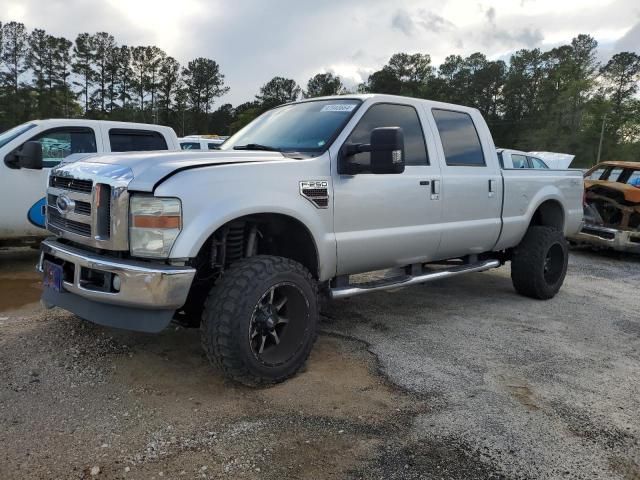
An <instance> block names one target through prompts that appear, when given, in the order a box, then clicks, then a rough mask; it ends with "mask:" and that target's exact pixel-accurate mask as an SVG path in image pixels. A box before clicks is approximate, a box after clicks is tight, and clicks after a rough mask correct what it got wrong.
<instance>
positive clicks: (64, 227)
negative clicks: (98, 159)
mask: <svg viewBox="0 0 640 480" xmlns="http://www.w3.org/2000/svg"><path fill="white" fill-rule="evenodd" d="M132 179H133V173H132V172H131V169H129V168H127V167H123V166H120V165H104V164H97V163H91V162H73V163H69V164H62V165H60V166H59V167H58V168H56V169H55V170H54V171H52V172H51V176H50V178H49V187H48V189H47V228H49V229H50V230H51V231H52V232H53V233H54V234H55V235H57V236H59V237H61V238H66V239H69V240H73V241H75V242H77V243H80V244H84V245H88V246H91V247H94V248H101V249H105V250H115V251H126V250H128V249H129V192H128V190H127V187H128V185H129V183H130V182H131V180H132ZM61 197H64V199H63V200H61ZM58 204H59V206H58ZM60 207H62V208H60Z"/></svg>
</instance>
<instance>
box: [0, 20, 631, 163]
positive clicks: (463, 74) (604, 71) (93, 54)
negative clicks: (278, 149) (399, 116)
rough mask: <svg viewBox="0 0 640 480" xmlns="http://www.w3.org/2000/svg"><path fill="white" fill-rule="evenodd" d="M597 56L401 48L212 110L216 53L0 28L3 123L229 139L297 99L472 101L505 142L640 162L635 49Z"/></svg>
mask: <svg viewBox="0 0 640 480" xmlns="http://www.w3.org/2000/svg"><path fill="white" fill-rule="evenodd" d="M596 51H597V42H596V41H595V40H594V39H593V38H592V37H591V36H589V35H578V36H577V37H576V38H574V39H573V40H572V41H571V43H570V44H567V45H562V46H559V47H555V48H553V49H551V50H548V51H542V50H540V49H523V50H519V51H517V52H515V53H514V54H513V55H512V56H511V58H510V59H509V61H508V62H505V61H503V60H489V59H487V57H486V56H485V55H484V54H482V53H480V52H478V53H473V54H471V55H469V56H467V57H462V56H460V55H450V56H448V57H446V59H445V60H444V62H443V63H442V64H441V65H439V66H437V67H436V66H434V65H433V64H432V62H431V57H430V56H429V55H428V54H423V53H415V54H407V53H397V54H395V55H393V56H392V57H391V58H390V59H389V61H388V63H387V64H386V65H384V66H383V67H382V68H381V69H380V70H378V71H375V72H373V73H372V74H371V75H370V76H369V78H368V79H367V80H366V81H365V82H364V83H362V84H360V85H358V86H356V87H354V88H352V89H351V91H349V90H348V89H347V88H345V86H344V84H343V81H342V79H341V78H340V77H339V76H336V75H334V74H332V73H319V74H317V75H315V76H314V77H312V78H311V79H309V81H308V82H307V85H306V88H304V89H303V87H301V86H300V85H298V84H297V83H296V82H295V81H294V80H292V79H288V78H283V77H278V76H277V77H274V78H273V79H271V80H270V81H268V82H267V83H266V84H264V85H263V86H262V87H261V88H260V90H259V92H258V93H257V94H256V95H255V98H254V99H253V100H251V101H249V102H245V103H243V104H241V105H237V106H235V107H234V106H232V105H230V104H223V105H220V106H217V105H216V103H217V100H218V99H219V98H220V97H221V96H223V95H224V94H225V93H227V92H228V91H229V87H228V86H227V85H226V84H225V76H224V74H223V73H222V72H221V69H220V65H219V64H218V63H217V62H216V61H215V60H212V59H209V58H202V57H199V58H195V59H193V60H191V61H189V62H188V63H187V64H186V65H180V63H179V62H178V61H177V60H176V59H175V58H173V57H171V56H170V55H168V54H167V53H166V52H164V51H163V50H162V49H160V48H158V47H156V46H129V45H120V44H118V43H117V42H116V40H115V38H114V37H113V36H112V35H110V34H108V33H106V32H98V33H95V34H89V33H81V34H79V35H78V36H77V37H76V38H75V40H74V41H70V40H68V39H66V38H63V37H56V36H54V35H50V34H48V33H47V32H46V31H45V30H43V29H38V28H36V29H34V30H32V31H30V32H29V31H27V29H26V27H25V26H24V24H22V23H19V22H8V23H4V24H2V23H0V129H1V130H4V129H6V128H9V127H12V126H14V125H16V124H19V123H23V122H25V121H27V120H29V119H34V118H51V117H86V118H94V119H111V120H121V121H136V122H151V123H160V124H164V125H169V126H171V127H173V128H174V129H175V130H176V132H177V133H178V134H179V135H186V134H192V133H218V134H230V133H233V132H235V131H237V130H238V129H240V128H241V127H242V126H244V125H246V124H247V123H248V122H250V121H251V120H252V119H253V118H255V117H256V116H258V115H259V114H261V113H262V112H264V111H266V110H268V109H269V108H272V107H274V106H276V105H279V104H281V103H285V102H290V101H293V100H297V99H300V98H312V97H318V96H324V95H335V94H349V93H388V94H396V95H407V96H412V97H418V98H429V99H432V100H439V101H445V102H451V103H458V104H463V105H469V106H473V107H476V108H478V109H479V110H480V111H481V112H482V114H483V115H484V117H485V118H486V120H487V122H488V124H489V126H490V128H491V131H492V133H493V135H494V139H495V141H496V144H497V145H499V146H502V147H509V148H517V149H522V150H527V151H529V150H550V151H557V152H568V153H573V154H575V155H576V156H577V160H578V163H579V164H580V165H585V166H586V165H590V164H592V163H593V162H594V161H595V159H596V157H597V152H598V149H599V148H601V150H602V159H621V160H640V100H639V99H638V87H639V86H640V56H638V55H637V54H635V53H633V52H619V53H616V54H614V55H613V56H612V57H611V58H610V59H609V60H608V61H607V62H604V63H602V62H599V61H598V60H597V56H596ZM215 106H217V108H214V107H215ZM601 133H602V139H603V141H602V145H601V146H600V145H599V141H600V136H601Z"/></svg>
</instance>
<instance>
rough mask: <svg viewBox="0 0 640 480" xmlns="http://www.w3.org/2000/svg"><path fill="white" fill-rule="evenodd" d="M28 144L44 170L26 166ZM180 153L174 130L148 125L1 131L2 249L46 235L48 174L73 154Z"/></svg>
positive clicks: (92, 123) (55, 123)
mask: <svg viewBox="0 0 640 480" xmlns="http://www.w3.org/2000/svg"><path fill="white" fill-rule="evenodd" d="M28 143H30V144H31V145H30V146H27V149H29V148H37V149H39V150H41V151H42V162H41V168H22V167H23V166H22V165H21V154H22V151H23V149H24V147H25V145H27V144H28ZM36 144H37V145H36ZM179 149H180V145H179V144H178V138H177V136H176V134H175V132H174V131H173V129H172V128H170V127H163V126H160V125H148V124H142V123H129V122H110V121H102V120H85V119H68V118H67V119H51V120H33V121H30V122H27V123H24V124H22V125H18V126H17V127H15V128H12V129H10V130H7V131H6V132H4V133H0V159H1V161H0V245H16V244H22V243H25V242H32V241H37V240H39V239H41V238H43V237H45V236H46V234H47V232H46V230H44V228H45V219H44V205H45V199H44V196H43V194H44V191H45V189H46V181H47V176H48V175H49V171H50V170H51V168H53V167H55V166H56V165H58V164H59V163H60V162H61V161H62V160H64V159H65V158H67V157H68V156H70V155H74V154H87V155H91V154H99V153H109V152H128V151H142V150H146V151H149V150H179ZM29 167H34V165H29Z"/></svg>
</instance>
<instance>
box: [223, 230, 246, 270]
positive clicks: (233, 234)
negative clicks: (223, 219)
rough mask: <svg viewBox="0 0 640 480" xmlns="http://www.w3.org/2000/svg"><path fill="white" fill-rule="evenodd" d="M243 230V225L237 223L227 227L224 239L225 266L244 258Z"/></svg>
mask: <svg viewBox="0 0 640 480" xmlns="http://www.w3.org/2000/svg"><path fill="white" fill-rule="evenodd" d="M244 230H245V224H244V223H238V224H232V225H230V226H229V230H228V232H227V238H226V242H225V244H226V258H225V266H229V265H230V264H232V263H233V262H235V261H237V260H240V259H241V258H243V257H244V238H245V235H244Z"/></svg>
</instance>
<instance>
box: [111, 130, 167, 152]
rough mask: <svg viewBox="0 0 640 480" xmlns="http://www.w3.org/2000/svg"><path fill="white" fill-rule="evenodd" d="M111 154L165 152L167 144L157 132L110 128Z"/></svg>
mask: <svg viewBox="0 0 640 480" xmlns="http://www.w3.org/2000/svg"><path fill="white" fill-rule="evenodd" d="M109 142H110V143H111V151H112V152H144V151H152V150H167V142H166V141H165V139H164V137H163V136H162V135H161V134H160V133H159V132H154V131H152V130H133V129H128V128H112V129H111V130H109Z"/></svg>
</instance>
